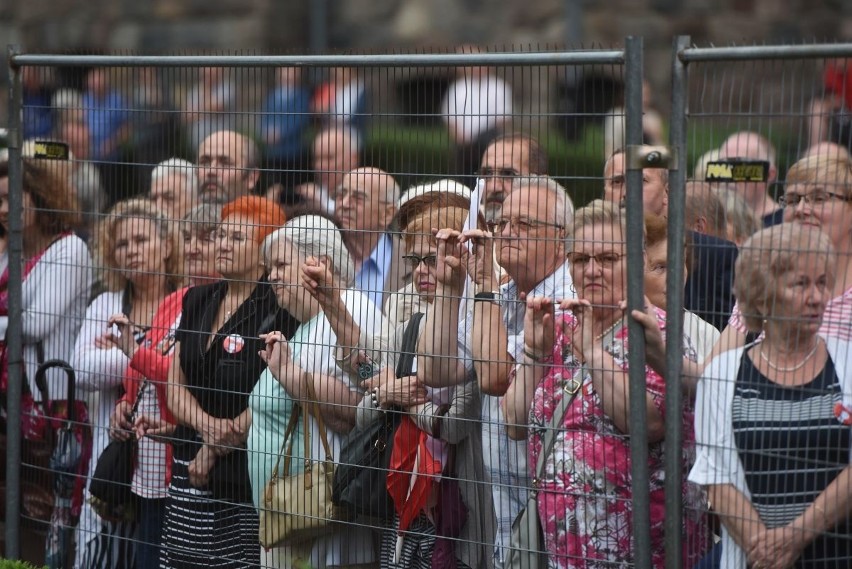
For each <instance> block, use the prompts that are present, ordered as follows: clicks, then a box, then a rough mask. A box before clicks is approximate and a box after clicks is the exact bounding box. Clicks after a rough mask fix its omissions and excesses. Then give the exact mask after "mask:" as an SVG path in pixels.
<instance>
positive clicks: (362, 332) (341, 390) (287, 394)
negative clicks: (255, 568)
mask: <svg viewBox="0 0 852 569" xmlns="http://www.w3.org/2000/svg"><path fill="white" fill-rule="evenodd" d="M263 258H264V260H265V262H266V264H267V268H268V271H269V280H270V283H271V285H272V288H273V290H274V291H275V296H276V299H277V302H278V306H279V307H280V308H282V309H283V310H286V311H288V312H289V313H290V314H292V315H293V316H294V317H295V318H297V319H298V320H299V321H300V322H301V325H300V326H299V327H298V328H297V329H296V331H295V333H294V334H293V335H292V337H291V338H290V339H289V340H287V339H286V338H285V337H284V335H283V334H282V333H281V332H280V331H274V332H272V333H270V334H267V335H266V336H265V341H266V349H265V350H264V351H263V352H261V354H260V355H261V357H262V358H263V359H264V361H265V362H266V363H267V368H266V369H265V370H264V371H263V373H262V374H261V376H260V379H259V380H258V382H257V385H256V386H255V388H254V390H253V391H252V393H251V397H250V399H249V405H250V409H251V429H250V431H249V437H248V443H247V444H248V453H249V473H250V476H251V483H252V495H253V498H254V504H255V507H257V508H258V510H259V511H260V515H261V519H262V520H263V522H262V523H261V528H262V530H264V531H263V532H262V535H261V541H262V543H265V545H271V544H272V543H271V542H274V541H275V539H276V535H275V533H276V530H277V529H278V528H276V527H274V526H273V527H270V524H274V523H275V522H274V521H273V520H274V517H275V516H274V513H273V512H269V513H267V512H264V509H269V508H270V507H271V506H272V504H267V503H265V500H264V492H265V489H266V487H267V483H268V482H269V480H270V477H271V476H272V473H273V469H274V467H275V465H276V463H277V462H278V461H279V460H280V461H281V463H282V464H284V465H285V468H286V467H287V466H289V469H288V471H282V472H280V473H279V477H280V478H281V480H283V479H284V478H285V477H287V476H295V475H297V474H300V473H301V472H303V470H304V468H305V467H304V466H303V465H304V464H305V459H306V458H309V459H310V460H311V463H312V464H313V463H315V462H319V461H322V460H324V459H325V458H327V457H326V453H327V450H326V448H325V446H324V444H323V441H322V439H323V435H326V437H327V441H326V442H327V443H329V450H331V452H332V454H333V456H331V457H329V458H332V459H336V458H337V456H338V449H339V446H340V436H341V434H345V433H347V432H349V431H350V430H351V428H352V426H353V425H354V423H355V412H354V408H355V406H357V405H358V402H359V400H360V399H361V397H363V391H362V390H361V388H360V387H359V386H358V385H357V384H356V383H354V382H353V381H352V379H351V377H350V375H349V374H348V373H347V371H346V370H344V369H343V368H342V367H341V365H339V364H340V363H342V362H344V361H345V360H344V359H343V358H336V357H335V355H336V353H340V352H351V351H352V348H353V346H358V345H360V342H361V339H362V338H375V337H377V336H379V335H380V334H381V332H382V331H383V330H384V329H385V327H386V325H385V320H384V317H383V316H382V314H381V312H380V311H379V309H378V308H377V307H376V306H375V305H374V304H373V303H372V302H371V301H370V300H369V299H368V298H367V297H366V296H365V295H364V294H362V293H361V292H359V291H357V290H355V289H352V288H349V287H350V286H351V285H352V283H353V280H354V274H355V270H354V265H353V263H352V259H351V257H350V256H349V252H348V251H347V250H346V247H345V245H344V244H343V239H342V236H341V234H340V232H339V231H338V229H337V228H336V227H335V226H334V225H333V224H332V223H331V222H330V221H329V220H327V219H326V218H323V217H320V216H315V215H310V216H300V217H296V218H294V219H292V220H290V221H288V222H287V223H286V224H285V226H284V228H283V229H280V230H278V231H276V232H274V233H273V234H271V235H270V236H269V237H267V238H266V240H265V241H264V243H263ZM307 274H312V275H313V276H314V277H316V279H317V281H319V283H321V284H322V287H310V286H309V284H308V281H310V282H311V283H317V281H314V280H313V279H310V278H307V276H306V275H307ZM335 283H339V286H336V285H335ZM318 288H322V290H321V291H320V290H318ZM315 296H318V297H321V298H323V300H324V304H323V303H320V301H319V300H318V299H317V298H316V297H315ZM335 298H336V299H339V302H340V306H339V307H334V306H333V305H334V304H335V302H334V300H333V299H335ZM324 305H325V306H328V307H329V308H330V311H329V312H326V311H325V310H324ZM368 343H369V342H368ZM369 356H370V358H371V359H372V360H373V361H375V362H379V361H380V359H379V358H380V354H379V353H378V352H375V351H370V352H369ZM336 359H338V360H340V361H339V362H338V361H336ZM300 408H301V410H300V411H298V412H300V413H302V414H304V413H309V414H310V417H309V420H308V421H307V422H303V420H302V419H304V417H305V416H304V415H302V419H299V418H294V413H295V412H297V410H299V409H300ZM316 412H319V413H320V414H321V416H320V417H319V418H321V419H322V420H323V422H324V423H325V425H327V426H328V427H329V430H328V431H325V430H324V429H322V430H321V429H318V428H317V427H318V425H317V419H318V417H316V415H315V413H316ZM291 420H292V421H293V422H294V424H293V425H291V426H292V427H293V431H292V432H291V434H290V436H291V440H290V442H289V443H288V444H292V447H291V452H286V450H285V452H284V454H285V455H286V456H284V457H279V452H280V451H281V450H283V444H284V442H285V433H286V432H288V428H287V427H288V425H290V422H291ZM306 424H307V425H308V432H307V433H306V432H305V425H306ZM306 435H307V440H309V441H310V446H311V448H308V449H305V448H304V441H305V440H306ZM291 455H292V456H291ZM279 468H280V465H279ZM280 483H286V482H280ZM286 513H288V514H291V515H295V516H298V514H297V513H294V512H286ZM268 514H272V516H271V517H270V518H269V521H268V523H267V519H266V518H265V517H264V516H266V515H268ZM260 555H261V561H262V565H263V566H264V567H277V568H282V569H284V568H287V569H289V568H290V567H294V566H297V565H298V564H299V563H305V564H310V566H311V567H314V568H317V569H320V568H325V567H357V566H360V565H366V564H369V563H372V562H374V552H373V548H372V539H371V536H370V532H369V531H368V530H367V529H366V528H357V527H347V526H344V525H339V526H336V527H335V528H333V529H331V530H330V532H329V535H327V536H323V537H320V538H317V539H308V540H307V541H304V542H302V543H297V544H295V545H287V546H280V545H277V546H273V547H268V548H261V551H260Z"/></svg>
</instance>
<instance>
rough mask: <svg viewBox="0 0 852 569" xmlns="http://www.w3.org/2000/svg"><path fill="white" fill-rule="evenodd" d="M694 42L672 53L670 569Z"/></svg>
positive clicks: (678, 528) (674, 562) (678, 474)
mask: <svg viewBox="0 0 852 569" xmlns="http://www.w3.org/2000/svg"><path fill="white" fill-rule="evenodd" d="M688 46H689V36H679V37H677V38H675V39H674V43H673V48H672V114H671V126H670V129H669V141H670V145H671V149H672V151H673V153H674V156H673V161H672V162H671V164H670V166H669V212H668V224H669V225H668V234H669V240H668V252H667V255H668V257H667V258H668V263H667V265H668V271H667V274H666V296H667V298H666V307H667V310H666V417H665V421H666V461H665V472H666V485H665V487H666V522H665V532H666V534H665V535H666V537H665V547H666V569H679V568H680V566H681V563H682V562H683V560H682V554H681V552H682V550H683V543H682V541H683V539H682V535H683V526H682V524H681V520H682V518H683V512H682V508H683V504H682V501H683V500H682V491H683V489H682V487H681V486H682V479H683V473H682V469H683V465H682V463H681V447H682V445H683V389H682V384H681V369H682V367H683V342H682V340H681V338H682V337H683V295H684V291H683V268H684V240H683V239H682V238H680V236H681V235H684V231H685V228H684V224H685V221H684V218H685V204H686V195H685V190H686V169H687V164H686V161H687V156H686V101H687V95H688V93H687V82H686V65H685V64H684V63H683V62H682V61H681V60H680V57H679V55H680V51H681V50H682V49H685V48H686V47H688Z"/></svg>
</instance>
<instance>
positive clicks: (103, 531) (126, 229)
mask: <svg viewBox="0 0 852 569" xmlns="http://www.w3.org/2000/svg"><path fill="white" fill-rule="evenodd" d="M94 250H95V258H96V260H97V264H98V267H99V268H100V270H101V282H102V284H103V286H104V287H105V288H106V290H107V292H104V293H103V294H101V295H99V296H98V297H97V298H95V300H94V301H93V302H92V304H91V305H90V306H89V309H88V311H87V312H86V319H85V321H84V323H83V327H82V329H81V330H80V335H79V336H78V338H77V344H76V346H75V348H74V356H73V358H72V361H71V364H72V365H73V366H74V369H75V371H76V373H77V386H78V389H80V390H81V391H88V392H90V393H91V394H97V396H98V398H97V401H98V405H97V407H96V408H95V414H94V417H95V423H94V426H95V430H94V449H93V452H92V460H91V463H90V465H89V477H90V479H91V476H92V474H93V473H94V471H95V467H96V465H97V463H98V459H99V458H100V455H101V453H102V452H103V450H104V449H105V448H106V446H107V443H108V438H109V436H108V435H109V434H110V433H111V434H112V435H114V436H115V435H118V436H123V435H119V434H118V433H117V432H116V431H114V430H113V431H112V432H110V427H111V426H117V425H111V424H110V419H111V417H112V414H113V411H114V410H115V407H116V404H117V402H118V398H119V395H120V394H121V390H122V383H123V381H124V379H125V374H126V373H127V370H128V366H129V364H130V358H129V357H128V355H127V353H129V352H130V348H129V347H128V348H127V352H125V351H123V350H122V349H121V348H119V344H122V345H123V344H125V343H126V342H127V343H128V345H129V342H128V341H132V342H133V343H134V344H135V345H136V346H141V347H145V346H147V344H148V343H149V342H151V339H152V334H153V333H154V331H153V327H152V325H153V318H154V314H155V312H156V311H157V308H158V307H159V306H160V304H161V303H162V302H163V299H164V298H165V297H166V295H168V294H169V293H171V292H173V291H174V290H175V289H177V288H178V286H179V285H180V279H179V277H177V276H176V275H177V274H178V273H179V271H178V269H177V261H178V258H179V256H178V250H177V245H176V239H175V235H174V233H173V232H172V231H171V230H170V224H169V222H168V221H167V220H166V219H165V218H163V217H162V216H161V215H160V213H159V212H158V211H157V209H156V208H155V207H154V204H153V202H151V201H149V200H146V199H132V200H127V201H123V202H119V203H118V204H116V205H115V206H114V207H113V208H112V210H110V212H109V213H108V214H107V216H106V217H105V218H104V219H103V220H102V221H101V222H100V223H99V225H98V228H97V233H96V240H95V246H94ZM118 313H121V314H123V315H126V319H124V320H122V321H121V324H122V326H121V327H122V328H124V330H123V331H124V332H125V335H124V337H123V339H121V340H119V339H118V338H117V334H116V333H115V331H111V327H112V326H113V324H114V322H113V321H111V320H110V319H111V317H112V316H113V315H115V314H118ZM134 396H135V393H134ZM126 426H127V425H125V427H126ZM90 484H91V482H90V481H89V482H88V483H87V487H88V486H89V485H90ZM90 499H91V497H90ZM135 528H136V519H135V518H133V519H121V520H107V519H102V518H101V517H99V515H98V514H97V513H96V512H95V510H94V509H93V508H92V505H91V504H90V503H88V502H87V504H86V506H85V508H84V509H83V514H82V517H81V520H80V526H79V528H78V534H77V536H78V537H77V556H76V561H75V566H76V567H77V568H78V569H97V568H101V567H103V568H112V567H119V566H121V567H133V557H134V552H133V542H132V541H131V538H132V536H133V533H134V531H135Z"/></svg>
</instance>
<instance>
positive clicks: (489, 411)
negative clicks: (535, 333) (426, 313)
mask: <svg viewBox="0 0 852 569" xmlns="http://www.w3.org/2000/svg"><path fill="white" fill-rule="evenodd" d="M569 269H570V263H568V262H567V261H566V262H565V263H564V264H562V265H561V266H560V267H559V268H557V269H556V270H555V271H553V273H551V274H550V275H548V276H547V277H545V278H544V279H543V280H542V281H541V282H540V283H538V284H537V285H536V286H535V287H534V288H533V289H532V291H530V293H529V296H547V297H549V298H552V299H553V300H554V301H557V300H562V299H564V298H576V296H577V293H576V291H575V290H574V284H573V281H572V280H571V273H570V271H569ZM500 293H501V296H500V305H501V311H502V313H503V323H504V324H505V326H506V333H507V334H508V345H507V346H506V350H507V351H508V352H509V354H510V355H511V356H512V357H513V358H514V359H515V360H518V359H519V358H520V356H521V353H522V351H523V349H524V313H525V312H526V305H525V303H523V302H521V301H520V299H519V293H520V291H518V286H517V285H516V284H515V282H514V281H509V282H508V283H506V284H505V285H503V286H502V287H500ZM471 312H472V311H471ZM472 323H473V322H472V320H471V321H470V322H469V324H470V325H466V326H465V328H467V329H468V330H471V329H472ZM469 340H472V339H470V338H469ZM469 347H470V342H468V343H467V346H466V350H465V351H466V352H468V353H469ZM468 353H466V354H465V356H468ZM468 357H469V356H468ZM482 399H483V401H482V446H483V458H484V459H485V469H486V472H488V475H489V476H490V478H491V484H492V486H491V492H492V496H493V499H494V509H495V511H496V514H497V539H496V542H495V544H494V559H495V564H496V566H497V567H500V566H502V564H503V559H504V556H505V549H504V548H507V547H508V546H509V538H510V536H511V532H512V522H513V521H514V519H515V517H517V515H518V513H519V512H520V511H521V510H522V509H523V508H524V507H525V506H526V501H527V488H529V486H530V472H529V468H528V467H527V443H526V441H525V440H521V441H515V440H512V439H510V438H509V434H508V432H507V431H506V421H505V419H504V417H503V410H502V408H501V407H500V400H501V398H500V397H494V396H489V395H484V394H483V396H482Z"/></svg>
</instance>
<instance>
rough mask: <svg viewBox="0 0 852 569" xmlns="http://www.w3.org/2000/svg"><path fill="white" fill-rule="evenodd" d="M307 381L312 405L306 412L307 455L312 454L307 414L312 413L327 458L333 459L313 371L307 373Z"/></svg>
mask: <svg viewBox="0 0 852 569" xmlns="http://www.w3.org/2000/svg"><path fill="white" fill-rule="evenodd" d="M305 382H306V383H307V394H308V399H309V400H310V407H309V408H308V409H309V410H308V413H305V416H306V419H305V431H306V433H305V457H308V456H310V454H311V447H310V446H309V443H310V441H309V440H308V436H307V430H308V429H307V415H309V414H310V415H312V416H313V418H314V419H315V420H316V422H317V426H318V427H319V434H320V439H321V441H322V448H323V450H325V459H326V460H332V456H333V455H332V453H331V446H329V444H328V433H327V431H326V429H325V421H323V418H322V414H321V413H320V408H319V400H318V399H317V394H316V391H315V389H314V376H313V374H311V373H306V374H305Z"/></svg>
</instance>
